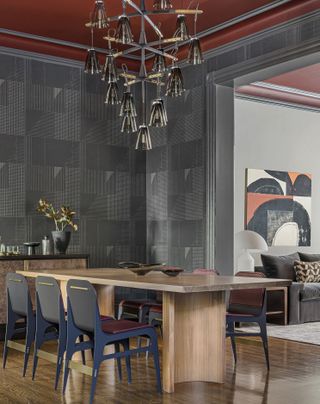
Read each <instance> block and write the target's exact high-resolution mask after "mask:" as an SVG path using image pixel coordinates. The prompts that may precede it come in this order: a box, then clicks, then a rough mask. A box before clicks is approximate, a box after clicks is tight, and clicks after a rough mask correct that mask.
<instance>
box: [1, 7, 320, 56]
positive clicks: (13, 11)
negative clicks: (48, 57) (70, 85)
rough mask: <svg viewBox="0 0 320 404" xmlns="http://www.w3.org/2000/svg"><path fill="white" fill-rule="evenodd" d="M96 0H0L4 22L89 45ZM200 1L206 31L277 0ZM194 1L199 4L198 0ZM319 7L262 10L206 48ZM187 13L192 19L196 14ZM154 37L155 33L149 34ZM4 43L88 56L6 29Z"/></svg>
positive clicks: (166, 22)
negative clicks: (23, 36) (88, 22)
mask: <svg viewBox="0 0 320 404" xmlns="http://www.w3.org/2000/svg"><path fill="white" fill-rule="evenodd" d="M136 1H137V0H136ZM172 2H173V5H174V6H175V7H176V8H181V7H188V5H189V0H188V1H187V0H172ZM93 3H94V0H65V1H62V0H2V1H1V2H0V27H1V28H4V29H9V30H12V31H19V32H24V33H27V34H34V35H40V36H43V37H48V38H53V39H58V40H65V41H70V42H75V43H79V44H82V45H87V44H88V42H89V32H88V29H87V28H85V27H84V24H85V22H87V21H88V19H89V17H88V16H89V13H90V11H91V10H92V7H93ZM199 3H200V8H201V9H203V10H204V14H203V15H201V16H200V17H199V21H198V31H204V30H207V29H209V28H211V27H213V26H216V25H218V24H220V23H223V22H226V21H229V20H231V19H233V18H235V17H237V16H239V15H242V14H244V13H247V12H249V11H252V10H254V9H256V8H259V7H261V6H263V5H267V4H270V3H273V1H270V0H223V1H221V0H199ZM105 4H106V8H107V13H108V15H115V14H119V13H121V1H120V0H118V1H115V0H105ZM146 4H147V8H149V9H150V8H151V7H152V0H146ZM194 4H197V1H195V2H194ZM319 7H320V0H305V1H302V0H292V1H290V2H288V3H286V4H285V5H283V6H279V7H277V8H275V9H273V10H271V11H269V12H266V13H263V15H260V16H257V17H254V18H251V19H250V20H247V21H246V22H242V23H239V24H237V25H236V26H233V27H232V28H228V29H225V30H223V31H220V32H218V33H216V34H213V35H212V36H210V37H209V36H208V37H206V38H205V39H203V48H204V50H208V49H211V48H214V47H217V46H220V45H222V44H224V43H227V42H230V41H232V40H235V39H238V38H240V37H242V36H245V35H249V34H251V33H254V32H257V31H259V30H261V29H264V28H267V27H270V26H272V25H275V24H277V23H281V22H283V21H286V20H289V19H292V18H295V17H297V16H298V15H302V14H305V13H307V12H310V11H313V10H315V9H318V8H319ZM188 18H189V21H190V23H191V24H192V17H188ZM157 21H158V18H157ZM139 24H140V23H139V19H135V20H134V21H133V31H134V33H135V34H136V39H137V33H138V31H139ZM161 29H162V31H164V33H165V35H166V36H172V33H173V32H174V30H175V16H169V15H166V16H164V17H162V28H161ZM150 32H151V31H150V28H149V27H148V33H149V34H150ZM152 36H153V33H152ZM150 37H151V35H149V38H150ZM151 39H152V38H151ZM95 43H96V45H97V46H99V47H101V48H104V47H105V46H106V42H105V41H104V40H102V39H101V35H100V32H98V35H97V38H96V42H95ZM0 45H2V46H9V47H13V48H18V49H23V50H28V51H34V52H39V53H45V54H52V55H56V56H62V57H69V58H74V59H83V57H84V51H82V50H79V49H75V48H70V47H64V46H60V45H53V44H49V43H43V42H39V41H35V40H32V41H30V40H27V39H21V38H19V37H15V36H9V35H5V34H0Z"/></svg>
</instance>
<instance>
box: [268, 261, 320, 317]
mask: <svg viewBox="0 0 320 404" xmlns="http://www.w3.org/2000/svg"><path fill="white" fill-rule="evenodd" d="M261 260H262V264H263V272H264V273H265V275H266V276H267V277H270V278H282V279H291V280H292V281H293V282H292V285H291V286H290V287H289V291H288V292H289V293H288V299H289V301H288V310H289V319H288V320H289V324H301V323H307V322H310V321H320V283H299V282H296V278H295V272H294V269H293V266H294V261H296V260H301V261H305V262H313V261H320V255H318V254H305V253H295V254H291V255H284V256H273V255H264V254H262V255H261Z"/></svg>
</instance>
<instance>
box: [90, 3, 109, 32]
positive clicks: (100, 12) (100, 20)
mask: <svg viewBox="0 0 320 404" xmlns="http://www.w3.org/2000/svg"><path fill="white" fill-rule="evenodd" d="M90 22H91V27H93V28H99V29H102V28H107V27H108V26H109V23H108V17H107V13H106V9H105V6H104V1H103V0H96V1H95V3H94V9H93V12H92V14H91V19H90Z"/></svg>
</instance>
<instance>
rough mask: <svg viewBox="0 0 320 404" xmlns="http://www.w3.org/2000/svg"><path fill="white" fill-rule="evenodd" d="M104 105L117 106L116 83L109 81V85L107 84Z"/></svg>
mask: <svg viewBox="0 0 320 404" xmlns="http://www.w3.org/2000/svg"><path fill="white" fill-rule="evenodd" d="M104 103H105V104H108V105H116V104H119V96H118V84H117V82H116V81H111V82H110V83H108V87H107V94H106V98H105V100H104Z"/></svg>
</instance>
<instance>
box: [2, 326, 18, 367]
mask: <svg viewBox="0 0 320 404" xmlns="http://www.w3.org/2000/svg"><path fill="white" fill-rule="evenodd" d="M14 326H15V322H14V321H11V320H8V324H7V330H6V336H5V341H4V346H3V357H2V367H3V369H4V368H5V367H6V363H7V358H8V351H9V348H8V340H10V339H11V338H12V337H13V335H14Z"/></svg>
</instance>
